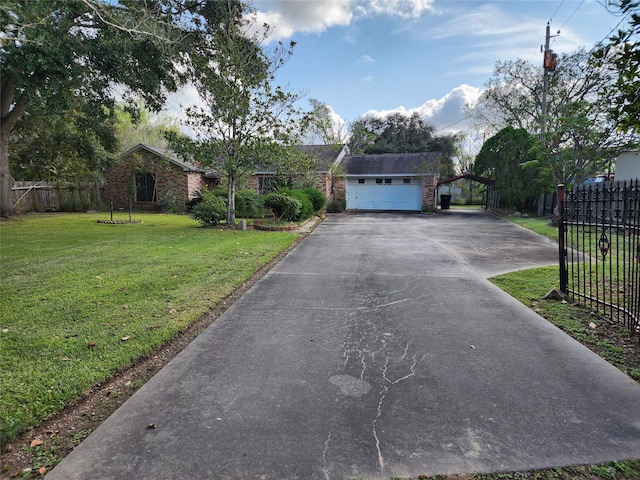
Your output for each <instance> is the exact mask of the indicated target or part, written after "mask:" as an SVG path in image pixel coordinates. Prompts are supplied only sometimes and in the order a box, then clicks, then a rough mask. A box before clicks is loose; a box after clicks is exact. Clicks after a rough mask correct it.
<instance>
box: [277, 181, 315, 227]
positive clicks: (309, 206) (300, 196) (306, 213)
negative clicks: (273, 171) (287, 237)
mask: <svg viewBox="0 0 640 480" xmlns="http://www.w3.org/2000/svg"><path fill="white" fill-rule="evenodd" d="M277 193H284V194H286V195H289V196H290V197H293V198H295V199H297V200H298V201H300V203H301V204H302V209H301V210H300V213H299V214H298V217H297V218H294V220H306V219H307V218H311V217H313V214H314V212H315V210H314V208H313V203H312V202H311V200H310V199H309V197H308V196H307V195H306V193H304V192H303V191H302V190H289V189H282V190H278V192H277Z"/></svg>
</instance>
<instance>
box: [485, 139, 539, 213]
mask: <svg viewBox="0 0 640 480" xmlns="http://www.w3.org/2000/svg"><path fill="white" fill-rule="evenodd" d="M535 143H536V141H535V139H534V138H533V137H532V136H531V135H530V134H529V133H528V132H527V131H526V130H525V129H524V128H514V127H511V126H509V127H505V128H503V129H502V130H500V131H499V132H498V133H496V134H495V135H494V136H493V137H491V138H490V139H488V140H487V141H486V142H485V143H484V145H483V146H482V149H481V150H480V153H478V155H477V157H476V160H475V165H474V172H475V174H476V175H480V176H483V177H490V178H493V179H494V180H495V182H496V186H497V187H498V189H499V190H500V197H501V201H502V202H503V203H504V204H505V205H507V206H508V207H516V208H520V207H521V206H522V202H523V201H525V200H527V199H529V198H532V197H535V196H536V194H538V193H539V192H540V188H541V185H540V183H539V182H540V180H541V175H540V170H539V166H538V165H537V164H536V163H535V162H533V160H534V158H535V157H534V153H533V152H532V149H533V147H534V145H535Z"/></svg>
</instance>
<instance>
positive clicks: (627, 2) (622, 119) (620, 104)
mask: <svg viewBox="0 0 640 480" xmlns="http://www.w3.org/2000/svg"><path fill="white" fill-rule="evenodd" d="M639 9H640V1H638V0H621V1H620V12H621V13H622V14H623V15H625V16H628V18H629V25H628V27H627V28H625V29H621V30H619V31H618V32H617V33H616V34H615V35H614V36H612V37H611V38H609V43H608V44H606V45H603V46H601V47H600V48H598V49H596V50H595V51H594V57H595V58H596V59H597V60H600V61H605V64H607V63H609V64H610V65H611V66H612V69H613V71H614V72H615V74H616V81H615V83H614V84H613V85H611V87H610V88H607V89H605V90H603V91H602V94H603V96H604V97H606V98H608V99H610V100H613V102H612V103H611V113H612V116H614V117H616V118H617V119H618V120H619V124H620V128H621V129H622V130H624V131H627V132H630V131H633V132H635V133H636V134H638V135H640V42H639V40H640V13H638V11H639ZM607 59H609V60H610V62H606V60H607Z"/></svg>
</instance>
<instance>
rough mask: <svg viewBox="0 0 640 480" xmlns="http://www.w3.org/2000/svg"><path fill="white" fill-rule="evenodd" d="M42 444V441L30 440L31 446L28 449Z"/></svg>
mask: <svg viewBox="0 0 640 480" xmlns="http://www.w3.org/2000/svg"><path fill="white" fill-rule="evenodd" d="M43 443H44V442H43V441H42V440H37V439H36V440H31V444H30V445H29V447H31V448H34V447H37V446H38V445H42V444H43Z"/></svg>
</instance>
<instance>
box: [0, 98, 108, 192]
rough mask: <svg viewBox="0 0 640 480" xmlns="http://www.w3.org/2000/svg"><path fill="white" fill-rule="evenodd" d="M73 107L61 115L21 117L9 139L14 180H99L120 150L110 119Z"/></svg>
mask: <svg viewBox="0 0 640 480" xmlns="http://www.w3.org/2000/svg"><path fill="white" fill-rule="evenodd" d="M76 103H78V105H77V107H76V108H73V109H72V110H71V111H70V112H68V113H67V114H64V115H61V114H55V115H48V116H43V115H31V114H29V113H26V112H25V114H23V115H22V117H21V118H20V119H19V121H18V122H17V123H16V126H15V128H14V130H13V131H12V132H11V136H10V139H11V145H12V149H11V152H10V155H9V165H10V168H11V172H12V173H13V176H14V177H15V178H16V179H17V180H49V181H58V182H73V181H78V180H95V179H100V178H101V176H102V175H101V173H102V172H103V171H104V170H105V169H106V168H107V167H108V166H109V165H110V164H111V161H112V160H113V158H114V155H115V154H116V153H117V152H118V149H119V146H118V141H117V138H116V135H115V127H114V124H113V117H110V116H105V115H102V112H95V111H94V108H93V107H94V105H92V104H87V103H84V102H76Z"/></svg>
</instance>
